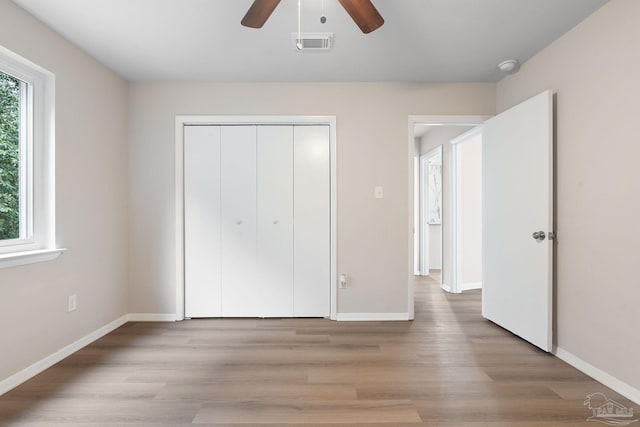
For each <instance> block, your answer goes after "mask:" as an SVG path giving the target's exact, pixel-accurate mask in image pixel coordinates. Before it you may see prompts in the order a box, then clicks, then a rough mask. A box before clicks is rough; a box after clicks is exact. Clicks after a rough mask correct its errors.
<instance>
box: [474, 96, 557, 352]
mask: <svg viewBox="0 0 640 427" xmlns="http://www.w3.org/2000/svg"><path fill="white" fill-rule="evenodd" d="M483 138H484V139H483V153H482V163H483V166H482V171H483V177H482V179H483V236H484V238H483V291H482V292H483V293H482V315H483V316H484V317H485V318H487V319H489V320H491V321H492V322H495V323H497V324H498V325H500V326H502V327H503V328H505V329H507V330H509V331H511V332H513V333H514V334H516V335H518V336H520V337H522V338H524V339H525V340H527V341H529V342H530V343H532V344H534V345H536V346H538V347H540V348H541V349H543V350H545V351H551V346H552V292H553V287H552V285H553V280H552V279H553V277H552V276H553V241H551V240H550V238H549V237H550V233H552V232H554V228H553V94H552V92H551V91H546V92H543V93H541V94H540V95H537V96H535V97H533V98H531V99H529V100H527V101H525V102H523V103H522V104H520V105H517V106H515V107H513V108H511V109H510V110H508V111H505V112H504V113H502V114H499V115H497V116H496V117H494V118H492V119H490V120H488V121H487V122H486V124H485V126H484V134H483Z"/></svg>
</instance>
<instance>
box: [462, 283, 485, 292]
mask: <svg viewBox="0 0 640 427" xmlns="http://www.w3.org/2000/svg"><path fill="white" fill-rule="evenodd" d="M460 288H461V290H462V291H470V290H472V289H482V282H473V283H463V284H462V285H461V286H460Z"/></svg>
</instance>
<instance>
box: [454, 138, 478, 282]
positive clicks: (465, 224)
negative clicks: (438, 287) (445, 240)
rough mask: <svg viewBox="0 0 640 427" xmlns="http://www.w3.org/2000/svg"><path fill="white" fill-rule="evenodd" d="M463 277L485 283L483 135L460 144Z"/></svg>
mask: <svg viewBox="0 0 640 427" xmlns="http://www.w3.org/2000/svg"><path fill="white" fill-rule="evenodd" d="M458 149H460V190H461V191H460V228H461V235H460V237H461V238H460V246H461V247H460V255H461V258H462V259H461V260H460V261H461V266H460V267H461V269H460V275H461V276H462V277H461V278H460V281H461V284H462V287H463V288H464V287H465V285H470V284H477V283H479V282H482V135H481V134H477V135H475V136H474V137H473V138H472V139H469V140H468V141H465V142H463V143H460V144H459V145H458Z"/></svg>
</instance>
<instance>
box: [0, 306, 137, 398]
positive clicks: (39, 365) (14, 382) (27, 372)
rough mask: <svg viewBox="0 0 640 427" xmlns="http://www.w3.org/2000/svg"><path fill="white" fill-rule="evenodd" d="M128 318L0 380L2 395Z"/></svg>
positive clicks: (104, 327) (126, 317)
mask: <svg viewBox="0 0 640 427" xmlns="http://www.w3.org/2000/svg"><path fill="white" fill-rule="evenodd" d="M128 320H129V316H128V315H127V314H125V315H124V316H122V317H120V318H118V319H116V320H114V321H113V322H111V323H109V324H107V325H104V326H103V327H101V328H99V329H97V330H95V331H93V332H91V333H90V334H88V335H85V336H84V337H82V338H80V339H79V340H77V341H75V342H73V343H71V344H69V345H68V346H66V347H63V348H61V349H60V350H58V351H56V352H55V353H53V354H51V355H49V356H47V357H45V358H44V359H41V360H39V361H37V362H36V363H34V364H33V365H31V366H28V367H26V368H24V369H23V370H21V371H19V372H16V373H15V374H13V375H11V376H10V377H8V378H6V379H4V380H2V381H0V396H2V395H3V394H5V393H6V392H8V391H9V390H11V389H13V388H15V387H17V386H19V385H20V384H22V383H23V382H25V381H27V380H29V379H31V378H33V377H35V376H36V375H38V374H39V373H40V372H42V371H44V370H45V369H48V368H50V367H51V366H53V365H55V364H56V363H58V362H59V361H61V360H62V359H64V358H65V357H68V356H70V355H72V354H73V353H75V352H76V351H78V350H80V349H81V348H83V347H86V346H87V345H89V344H91V343H92V342H94V341H96V340H97V339H99V338H102V337H103V336H105V335H107V334H108V333H109V332H111V331H113V330H115V329H117V328H119V327H120V326H122V325H124V324H125V323H127V321H128Z"/></svg>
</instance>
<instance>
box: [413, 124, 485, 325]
mask: <svg viewBox="0 0 640 427" xmlns="http://www.w3.org/2000/svg"><path fill="white" fill-rule="evenodd" d="M491 117H492V116H481V115H478V116H440V115H410V116H409V120H408V133H407V135H408V138H407V169H408V171H409V173H408V174H407V193H408V197H407V199H408V200H409V209H408V218H407V229H406V233H407V234H406V236H407V270H406V271H407V311H408V313H409V319H414V317H415V310H414V297H413V292H414V289H413V287H414V280H413V255H412V254H413V245H414V242H413V239H414V236H413V209H414V206H413V194H414V189H413V176H414V175H413V174H414V171H413V167H414V166H413V157H414V155H413V151H414V143H415V136H414V128H415V126H416V125H433V126H438V125H447V126H477V125H481V124H483V123H484V122H485V120H487V119H489V118H491ZM442 164H443V171H442V173H443V176H444V174H445V173H450V172H447V171H445V169H444V161H443V162H442ZM444 196H445V195H444V194H443V197H442V203H443V206H444V204H445V203H446V200H445V197H444ZM447 220H449V221H450V220H451V218H447ZM445 243H446V242H444V241H443V242H442V255H443V259H442V264H443V274H444V256H445V255H446V252H445V249H446V248H445ZM449 256H450V255H449Z"/></svg>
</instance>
